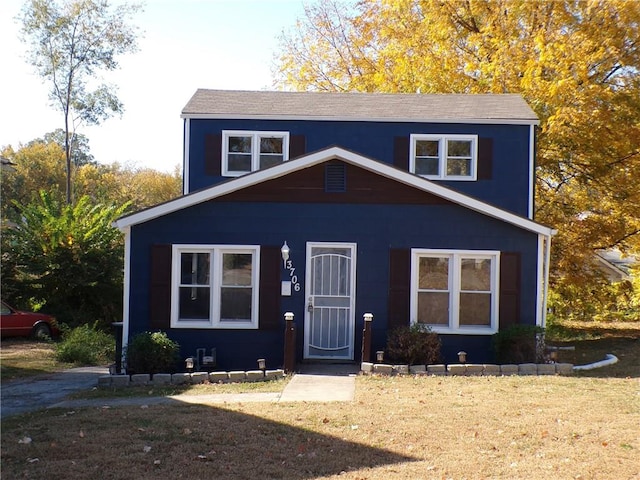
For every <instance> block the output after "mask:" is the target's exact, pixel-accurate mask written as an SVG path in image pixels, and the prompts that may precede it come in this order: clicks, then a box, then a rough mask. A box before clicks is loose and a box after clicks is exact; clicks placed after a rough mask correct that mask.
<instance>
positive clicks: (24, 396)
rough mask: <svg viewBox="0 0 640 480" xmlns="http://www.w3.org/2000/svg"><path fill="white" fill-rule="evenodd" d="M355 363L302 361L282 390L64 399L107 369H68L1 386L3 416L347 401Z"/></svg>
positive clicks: (93, 383) (351, 391)
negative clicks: (124, 408) (169, 406)
mask: <svg viewBox="0 0 640 480" xmlns="http://www.w3.org/2000/svg"><path fill="white" fill-rule="evenodd" d="M357 372H358V368H357V367H356V366H355V365H309V366H307V365H303V366H301V368H300V372H299V373H296V374H295V375H294V376H293V378H292V379H291V380H290V381H289V383H288V384H287V385H286V386H285V388H284V390H283V391H282V392H268V393H222V394H210V395H173V396H168V397H121V398H98V399H88V400H64V397H66V396H67V395H69V394H71V393H74V392H77V391H80V390H86V389H90V388H93V387H95V386H96V385H97V384H98V376H99V375H105V374H106V373H108V372H107V371H106V369H105V368H96V367H88V368H81V369H70V370H66V371H64V372H61V373H57V374H54V375H51V376H47V377H45V378H34V379H30V380H24V381H18V382H11V383H9V384H8V385H6V386H3V388H2V417H3V418H4V417H7V416H10V415H16V414H19V413H26V412H30V411H35V410H39V409H42V408H82V407H118V406H125V405H134V406H136V405H138V406H149V405H163V404H165V405H166V404H171V403H176V402H181V403H189V404H199V405H216V404H224V403H240V402H243V403H249V402H267V403H275V402H349V401H352V400H353V398H354V395H355V377H356V375H357Z"/></svg>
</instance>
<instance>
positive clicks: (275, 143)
mask: <svg viewBox="0 0 640 480" xmlns="http://www.w3.org/2000/svg"><path fill="white" fill-rule="evenodd" d="M282 144H283V142H282V137H270V138H267V137H262V138H260V153H280V154H282V153H283V151H282Z"/></svg>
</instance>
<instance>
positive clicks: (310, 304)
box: [307, 297, 313, 313]
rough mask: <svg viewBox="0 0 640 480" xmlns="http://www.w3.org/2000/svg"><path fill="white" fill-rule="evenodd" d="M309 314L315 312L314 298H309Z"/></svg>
mask: <svg viewBox="0 0 640 480" xmlns="http://www.w3.org/2000/svg"><path fill="white" fill-rule="evenodd" d="M307 312H309V313H311V312H313V297H309V303H308V304H307Z"/></svg>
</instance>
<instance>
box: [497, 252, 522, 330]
mask: <svg viewBox="0 0 640 480" xmlns="http://www.w3.org/2000/svg"><path fill="white" fill-rule="evenodd" d="M499 300H500V301H499V304H500V329H504V328H507V327H509V326H511V325H515V324H517V323H520V253H518V252H502V254H501V255H500V299H499Z"/></svg>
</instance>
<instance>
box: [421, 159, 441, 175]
mask: <svg viewBox="0 0 640 480" xmlns="http://www.w3.org/2000/svg"><path fill="white" fill-rule="evenodd" d="M438 164H439V162H438V159H437V158H416V171H415V173H416V174H418V175H438Z"/></svg>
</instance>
